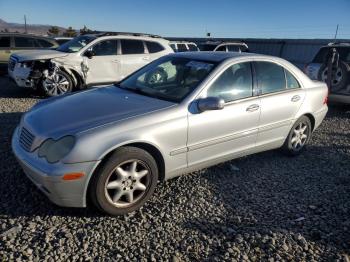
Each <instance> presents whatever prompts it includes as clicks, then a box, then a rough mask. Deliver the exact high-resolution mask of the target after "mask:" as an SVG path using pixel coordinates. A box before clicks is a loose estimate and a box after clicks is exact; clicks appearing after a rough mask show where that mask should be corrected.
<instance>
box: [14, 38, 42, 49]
mask: <svg viewBox="0 0 350 262" xmlns="http://www.w3.org/2000/svg"><path fill="white" fill-rule="evenodd" d="M15 47H24V48H31V47H40V46H39V43H37V42H36V39H35V38H30V37H18V36H16V37H15Z"/></svg>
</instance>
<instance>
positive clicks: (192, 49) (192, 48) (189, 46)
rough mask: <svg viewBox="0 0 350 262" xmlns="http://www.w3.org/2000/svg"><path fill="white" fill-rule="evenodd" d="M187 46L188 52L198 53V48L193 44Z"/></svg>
mask: <svg viewBox="0 0 350 262" xmlns="http://www.w3.org/2000/svg"><path fill="white" fill-rule="evenodd" d="M187 46H188V49H189V50H190V51H198V47H197V46H195V45H193V44H188V45H187Z"/></svg>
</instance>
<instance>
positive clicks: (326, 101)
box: [323, 91, 329, 105]
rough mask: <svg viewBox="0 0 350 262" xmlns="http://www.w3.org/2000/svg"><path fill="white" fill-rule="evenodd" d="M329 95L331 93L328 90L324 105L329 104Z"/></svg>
mask: <svg viewBox="0 0 350 262" xmlns="http://www.w3.org/2000/svg"><path fill="white" fill-rule="evenodd" d="M328 95H329V91H328V92H327V95H326V97H325V98H324V100H323V104H324V105H327V104H328Z"/></svg>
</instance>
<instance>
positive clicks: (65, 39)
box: [54, 36, 73, 45]
mask: <svg viewBox="0 0 350 262" xmlns="http://www.w3.org/2000/svg"><path fill="white" fill-rule="evenodd" d="M54 39H55V40H56V42H57V43H58V44H59V45H63V44H64V43H67V42H68V41H70V40H72V39H73V37H66V36H57V37H54Z"/></svg>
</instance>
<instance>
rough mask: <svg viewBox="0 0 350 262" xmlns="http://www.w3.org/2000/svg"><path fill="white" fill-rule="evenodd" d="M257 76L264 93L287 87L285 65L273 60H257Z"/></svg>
mask: <svg viewBox="0 0 350 262" xmlns="http://www.w3.org/2000/svg"><path fill="white" fill-rule="evenodd" d="M255 68H256V78H257V82H258V86H259V88H260V89H261V92H262V94H268V93H274V92H278V91H283V90H285V89H286V79H285V75H284V69H283V67H281V66H279V65H277V64H275V63H271V62H256V63H255Z"/></svg>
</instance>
